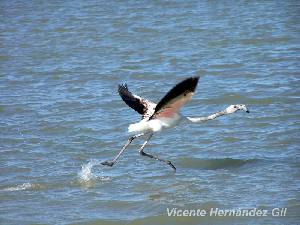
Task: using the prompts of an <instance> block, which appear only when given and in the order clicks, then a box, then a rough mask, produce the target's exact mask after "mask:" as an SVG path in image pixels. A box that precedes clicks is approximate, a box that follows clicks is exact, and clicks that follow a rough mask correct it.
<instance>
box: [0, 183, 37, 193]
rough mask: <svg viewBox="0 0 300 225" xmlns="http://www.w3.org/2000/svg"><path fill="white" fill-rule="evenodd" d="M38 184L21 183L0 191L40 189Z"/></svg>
mask: <svg viewBox="0 0 300 225" xmlns="http://www.w3.org/2000/svg"><path fill="white" fill-rule="evenodd" d="M41 188H42V185H40V184H31V183H23V184H19V185H16V186H12V187H7V188H3V189H1V190H0V191H23V190H37V189H41Z"/></svg>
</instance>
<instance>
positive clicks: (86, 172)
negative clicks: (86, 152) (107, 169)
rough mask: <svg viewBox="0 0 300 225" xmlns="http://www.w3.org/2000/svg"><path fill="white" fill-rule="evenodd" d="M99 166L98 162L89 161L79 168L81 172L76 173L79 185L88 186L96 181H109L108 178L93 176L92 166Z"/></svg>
mask: <svg viewBox="0 0 300 225" xmlns="http://www.w3.org/2000/svg"><path fill="white" fill-rule="evenodd" d="M97 165H100V161H98V160H90V161H89V162H88V163H87V164H84V165H82V166H81V170H80V171H79V173H78V177H79V181H80V183H83V184H87V185H88V186H90V185H91V184H93V182H95V181H96V180H101V181H107V180H110V177H108V176H102V175H97V174H94V173H93V171H92V169H93V167H94V166H97Z"/></svg>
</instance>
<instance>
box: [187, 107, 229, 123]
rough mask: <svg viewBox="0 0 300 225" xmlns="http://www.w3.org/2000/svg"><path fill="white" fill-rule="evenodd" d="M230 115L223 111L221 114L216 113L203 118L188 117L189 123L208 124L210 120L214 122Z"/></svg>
mask: <svg viewBox="0 0 300 225" xmlns="http://www.w3.org/2000/svg"><path fill="white" fill-rule="evenodd" d="M226 114H228V113H227V112H226V111H225V110H222V111H220V112H216V113H214V114H212V115H210V116H203V117H186V118H187V119H188V120H189V121H191V122H193V123H201V122H206V121H208V120H213V119H215V118H217V117H219V116H223V115H226Z"/></svg>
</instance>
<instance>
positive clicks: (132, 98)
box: [118, 84, 156, 118]
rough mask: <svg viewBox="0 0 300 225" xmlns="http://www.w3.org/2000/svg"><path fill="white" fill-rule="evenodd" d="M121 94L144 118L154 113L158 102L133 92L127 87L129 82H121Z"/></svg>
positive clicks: (119, 90)
mask: <svg viewBox="0 0 300 225" xmlns="http://www.w3.org/2000/svg"><path fill="white" fill-rule="evenodd" d="M118 92H119V95H120V96H121V98H122V99H123V101H124V102H125V103H126V104H127V105H128V106H129V107H131V108H132V109H134V110H135V111H137V112H138V113H139V114H141V115H142V117H143V118H146V117H150V116H151V115H152V114H153V113H154V109H155V107H156V104H155V103H153V102H151V101H149V100H147V99H144V98H141V97H140V96H137V95H134V94H132V93H131V92H130V91H129V90H128V87H127V84H121V85H119V88H118Z"/></svg>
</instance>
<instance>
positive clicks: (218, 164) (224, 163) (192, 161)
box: [179, 158, 258, 170]
mask: <svg viewBox="0 0 300 225" xmlns="http://www.w3.org/2000/svg"><path fill="white" fill-rule="evenodd" d="M257 160H258V159H232V158H223V159H197V158H182V159H180V160H179V164H180V165H181V166H182V167H185V168H193V169H209V170H215V169H226V168H236V167H240V166H243V165H245V164H248V163H254V162H256V161H257Z"/></svg>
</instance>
